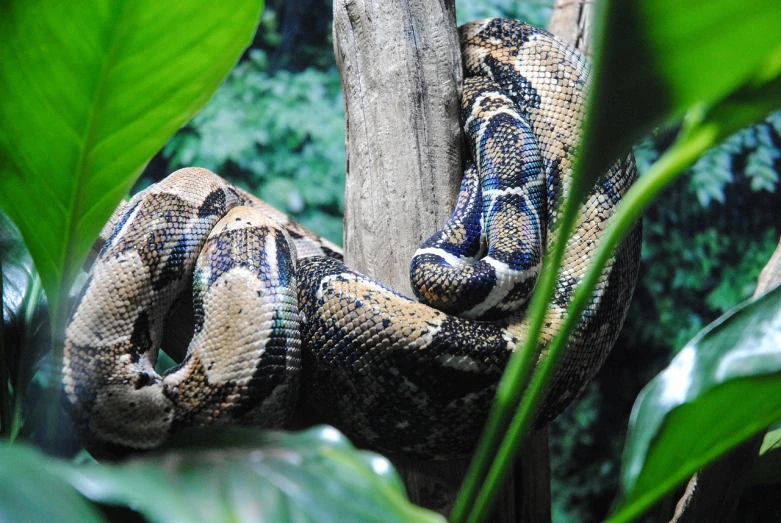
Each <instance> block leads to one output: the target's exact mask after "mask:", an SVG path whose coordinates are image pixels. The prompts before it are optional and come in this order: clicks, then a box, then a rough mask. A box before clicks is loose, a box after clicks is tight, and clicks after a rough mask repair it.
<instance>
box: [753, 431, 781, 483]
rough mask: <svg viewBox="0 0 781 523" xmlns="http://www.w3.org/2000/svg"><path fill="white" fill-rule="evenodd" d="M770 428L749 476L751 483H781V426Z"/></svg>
mask: <svg viewBox="0 0 781 523" xmlns="http://www.w3.org/2000/svg"><path fill="white" fill-rule="evenodd" d="M771 429H772V430H769V431H768V433H767V434H765V437H764V439H763V440H762V447H761V448H760V449H759V458H758V459H757V461H756V463H755V464H754V468H753V470H752V471H751V476H750V478H749V482H750V483H751V484H754V485H757V484H760V485H767V484H772V483H781V428H779V427H778V425H776V428H774V429H773V428H772V427H771Z"/></svg>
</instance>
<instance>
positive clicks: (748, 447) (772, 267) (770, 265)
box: [670, 242, 781, 523]
mask: <svg viewBox="0 0 781 523" xmlns="http://www.w3.org/2000/svg"><path fill="white" fill-rule="evenodd" d="M779 283H781V242H780V243H779V244H778V247H776V251H775V252H774V253H773V256H771V258H770V261H768V262H767V265H765V268H764V269H762V272H761V273H760V275H759V280H758V281H757V289H756V291H755V292H754V296H755V297H756V296H759V295H761V294H764V293H765V292H767V291H769V290H770V289H772V288H773V287H775V286H776V285H778V284H779ZM764 437H765V432H764V431H763V432H762V433H760V434H758V435H757V436H754V437H753V438H751V439H749V440H748V441H746V442H744V443H743V444H741V445H739V446H738V447H736V448H735V449H733V450H732V451H731V452H729V453H728V454H726V455H725V456H723V457H722V458H720V459H719V460H718V461H715V462H713V463H711V464H710V465H708V466H707V467H705V468H704V469H702V470H701V471H699V472H697V474H695V475H694V476H692V478H691V479H690V480H689V483H688V485H686V490H685V492H684V494H683V496H682V497H681V499H680V500H679V501H678V504H677V506H676V507H675V514H674V515H673V518H672V519H671V520H670V521H671V523H711V522H724V521H738V518H736V514H735V511H736V509H737V507H738V502H739V501H740V494H741V493H742V492H743V488H744V487H745V485H746V479H747V478H748V476H749V473H750V472H751V469H752V468H753V466H754V462H755V461H756V457H757V452H759V447H760V446H761V445H762V439H763V438H764Z"/></svg>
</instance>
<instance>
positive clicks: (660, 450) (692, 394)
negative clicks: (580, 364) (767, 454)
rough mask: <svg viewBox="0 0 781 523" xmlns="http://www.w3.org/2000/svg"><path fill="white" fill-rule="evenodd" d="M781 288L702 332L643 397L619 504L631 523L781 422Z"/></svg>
mask: <svg viewBox="0 0 781 523" xmlns="http://www.w3.org/2000/svg"><path fill="white" fill-rule="evenodd" d="M780 339H781V287H776V288H775V289H774V290H772V291H770V292H769V293H767V294H765V295H764V296H762V297H760V298H757V299H756V300H753V301H750V302H748V303H747V304H744V305H742V306H739V307H737V308H735V309H733V310H732V311H730V312H728V313H727V314H725V315H724V316H722V317H721V318H719V319H718V320H716V321H715V322H714V323H712V324H711V325H710V326H708V327H707V328H705V329H704V330H703V331H702V332H701V333H700V334H699V335H697V336H696V337H695V338H694V339H693V340H692V341H691V342H689V343H688V344H687V345H686V346H685V347H684V348H683V349H681V352H679V353H678V355H677V356H676V357H675V359H674V360H673V361H672V363H671V364H670V366H669V367H667V369H665V370H664V371H663V372H662V373H660V374H659V375H658V376H657V377H656V378H654V380H653V381H651V383H649V384H648V386H646V388H645V389H643V391H642V392H641V393H640V395H639V396H638V398H637V401H636V402H635V405H634V408H633V411H632V417H631V419H630V422H629V434H628V436H627V443H626V447H625V449H624V458H623V467H622V472H621V489H622V496H621V504H620V505H619V507H618V509H617V511H616V512H615V514H613V516H612V518H611V521H631V520H632V519H633V518H635V517H637V516H638V515H639V514H641V513H642V512H643V511H644V510H646V509H648V508H649V507H651V506H652V505H653V504H654V503H655V502H656V501H658V500H659V499H660V498H661V497H662V496H663V495H664V494H666V493H667V492H669V491H670V490H672V489H673V488H675V487H676V486H677V485H678V484H679V483H681V482H682V481H684V480H686V479H688V477H689V476H691V475H692V474H693V473H694V472H695V471H697V470H698V469H700V468H701V467H702V466H703V465H705V464H707V463H708V462H710V461H712V460H713V459H715V458H717V457H718V456H720V455H722V454H723V453H725V452H727V451H728V450H729V449H730V448H732V447H734V446H735V445H737V444H738V443H740V442H741V441H744V440H745V439H747V438H748V437H750V436H751V435H753V434H755V433H757V432H759V431H760V430H762V429H764V428H766V427H768V426H769V425H770V424H772V423H773V422H775V421H776V420H779V419H781V343H779V340H780Z"/></svg>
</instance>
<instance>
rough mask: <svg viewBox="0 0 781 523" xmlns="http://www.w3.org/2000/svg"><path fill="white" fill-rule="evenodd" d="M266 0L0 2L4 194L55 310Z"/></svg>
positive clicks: (223, 71) (248, 33) (235, 52)
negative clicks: (90, 252) (128, 195)
mask: <svg viewBox="0 0 781 523" xmlns="http://www.w3.org/2000/svg"><path fill="white" fill-rule="evenodd" d="M261 7H262V1H261V0H225V1H222V2H212V1H209V0H179V1H177V2H159V1H156V0H92V1H82V2H62V1H56V0H7V1H4V2H2V3H0V63H1V64H2V67H0V92H1V93H2V96H0V206H1V207H2V208H3V209H5V211H6V212H7V213H8V215H9V216H10V217H11V218H12V219H13V220H14V222H15V223H16V225H17V226H18V227H19V229H20V230H21V232H22V235H23V236H24V239H25V241H26V242H27V245H28V247H29V249H30V253H31V254H32V257H33V259H34V261H35V264H36V266H37V268H38V271H39V273H40V275H41V279H42V282H43V286H44V289H45V290H46V293H47V295H48V297H49V302H50V304H51V306H52V309H53V313H54V314H56V309H58V307H59V305H60V304H59V301H58V300H59V298H60V296H59V294H61V293H62V292H64V291H66V290H67V289H66V288H65V287H67V286H68V285H70V283H71V282H72V281H73V278H74V275H75V274H76V273H77V270H78V268H79V266H80V264H81V261H82V260H83V259H84V257H85V256H86V253H87V251H88V249H89V248H90V246H91V244H92V242H93V241H94V239H95V237H96V236H97V233H98V232H99V231H100V228H101V227H102V226H103V224H104V223H105V222H106V220H107V219H108V217H109V215H110V214H111V212H112V211H113V209H114V208H115V207H116V206H117V204H118V203H119V201H120V199H121V198H122V197H123V196H124V195H125V194H126V193H127V191H128V190H129V188H130V186H131V185H132V183H133V181H134V180H135V179H136V177H137V176H138V175H139V173H140V172H141V169H142V168H143V167H144V165H145V164H146V162H147V161H148V160H149V159H150V158H151V157H152V156H153V155H154V154H155V152H157V151H158V150H159V149H160V148H161V147H162V146H163V144H165V142H166V140H167V139H168V138H169V137H170V136H171V135H172V134H173V133H174V132H175V131H176V130H177V129H179V128H180V127H181V126H182V125H183V124H184V123H186V122H187V120H189V119H190V118H191V117H192V116H193V115H194V114H195V113H196V112H197V111H198V110H199V109H200V108H201V107H202V106H203V105H204V104H205V103H206V101H207V100H208V99H209V97H210V96H211V95H212V93H213V92H214V91H215V90H216V89H217V87H218V85H219V84H220V82H222V80H223V79H224V78H225V76H226V75H227V74H228V72H229V71H230V69H231V67H232V66H233V64H234V63H235V62H236V59H237V58H238V56H239V54H240V53H241V51H242V50H243V49H244V48H245V47H246V46H247V44H248V43H249V42H250V39H251V37H252V34H253V32H254V29H255V27H256V25H257V22H258V17H259V14H260V10H261Z"/></svg>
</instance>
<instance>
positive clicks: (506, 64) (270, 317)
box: [63, 19, 639, 457]
mask: <svg viewBox="0 0 781 523" xmlns="http://www.w3.org/2000/svg"><path fill="white" fill-rule="evenodd" d="M461 39H462V45H463V54H464V58H465V66H466V72H467V76H468V78H467V80H466V81H465V84H464V89H463V91H464V93H463V100H462V108H463V120H464V126H465V131H466V134H467V136H468V140H469V143H470V146H471V158H472V161H471V162H469V163H468V165H467V168H466V172H465V176H464V181H463V184H462V189H461V194H460V197H459V202H458V205H457V209H456V211H455V213H454V214H453V216H452V217H451V219H450V220H449V221H448V222H447V223H446V224H445V226H444V227H443V228H442V229H441V230H440V231H439V232H438V233H437V234H435V235H434V236H433V237H432V238H430V239H429V240H428V241H427V242H425V243H424V244H423V245H422V246H421V249H420V250H419V251H418V253H416V255H415V257H414V258H413V262H412V283H413V287H414V288H415V291H416V294H417V296H418V298H419V300H420V301H421V302H422V303H419V302H415V301H412V300H410V299H408V298H405V297H403V296H400V295H399V294H397V293H395V292H393V291H392V290H390V289H387V288H385V287H383V286H382V285H380V284H379V283H377V282H374V281H372V280H370V279H369V278H367V277H365V276H362V275H360V274H358V273H356V272H354V271H351V270H350V269H348V268H347V267H345V266H344V265H343V264H342V263H341V262H340V260H341V254H340V250H339V248H338V247H336V246H334V245H332V244H329V243H328V242H327V241H325V240H322V239H320V238H318V237H317V236H315V235H313V234H312V233H310V232H309V231H307V230H305V229H303V228H302V227H300V226H298V225H297V224H295V223H293V222H290V221H289V220H288V219H287V217H286V216H285V215H283V214H282V213H279V212H278V211H276V210H274V209H272V208H270V207H269V206H268V205H266V204H265V203H263V202H261V201H260V200H258V199H256V198H254V197H253V196H251V195H249V194H247V193H245V192H243V191H241V190H239V189H237V188H235V187H233V186H231V185H229V184H227V183H226V182H224V181H223V180H222V179H221V178H219V177H217V176H216V175H214V174H212V173H210V172H208V171H206V170H203V169H183V170H181V171H178V172H177V173H174V174H173V175H171V176H169V177H168V178H167V179H166V180H164V181H162V182H160V183H159V184H156V185H154V186H152V187H150V188H149V189H147V190H146V191H143V192H142V193H139V194H138V195H136V196H135V197H134V198H133V199H132V200H131V201H130V202H129V203H128V204H127V205H125V206H124V207H122V208H121V209H120V210H118V211H117V212H116V213H115V215H114V216H113V217H112V220H111V221H110V222H109V223H110V226H107V229H105V231H107V233H106V236H107V240H106V243H105V245H104V247H103V249H102V251H101V253H100V254H99V256H98V258H97V260H96V261H95V263H94V264H93V266H92V269H91V271H90V274H89V277H88V280H87V282H86V284H85V285H84V288H83V290H82V293H81V296H80V297H79V300H78V302H77V304H76V306H75V308H74V311H73V314H72V316H71V319H70V322H69V325H68V327H67V332H66V344H65V351H64V363H63V369H64V378H63V383H64V389H65V392H66V395H67V398H68V400H69V404H70V406H71V411H72V418H73V420H74V422H75V425H76V427H77V430H78V432H79V434H80V437H81V438H82V440H83V442H84V444H85V446H86V447H87V448H88V449H90V450H91V451H92V452H93V453H95V454H98V455H110V454H114V453H116V452H121V451H124V450H127V449H146V448H152V447H155V446H158V445H160V444H161V443H163V442H164V441H165V440H166V439H167V438H168V437H170V435H171V434H173V433H175V432H176V431H178V430H180V429H181V428H184V427H187V426H191V425H203V424H217V423H234V424H248V425H260V426H267V427H270V426H279V425H281V424H283V423H284V422H285V420H286V419H287V418H288V416H289V415H290V413H291V412H292V410H293V408H294V406H295V403H296V402H297V401H298V398H299V396H300V397H302V398H303V399H305V401H306V402H307V404H308V405H310V406H311V407H312V408H313V409H314V410H315V411H317V412H318V413H319V414H320V415H321V416H322V418H323V420H324V421H326V422H328V423H331V424H333V425H335V426H336V427H338V428H340V429H342V430H343V431H345V432H346V433H347V434H348V435H349V436H351V437H352V438H354V439H355V440H356V441H358V442H359V443H362V444H366V445H369V446H371V447H373V448H375V449H378V450H382V451H387V452H391V453H399V452H402V453H406V454H409V455H414V456H425V457H444V456H452V455H456V454H462V453H464V452H468V451H469V449H470V448H471V447H472V445H474V442H475V441H476V438H477V436H478V435H479V433H480V430H481V428H482V426H483V424H484V422H485V418H486V415H487V412H488V410H489V408H490V405H491V403H492V401H493V398H494V394H495V390H496V385H497V383H498V381H499V378H500V376H501V373H502V371H503V369H504V367H505V365H506V363H507V361H508V359H509V356H510V354H511V352H512V351H513V350H514V349H515V348H516V346H517V345H518V342H519V340H521V339H523V337H524V335H525V332H526V330H527V323H526V322H527V319H526V317H525V313H524V304H525V302H526V300H527V299H528V297H529V295H530V293H531V291H532V290H533V287H534V284H535V282H536V279H537V276H538V274H539V270H540V262H541V259H542V255H543V252H544V251H545V250H546V249H549V248H550V246H551V245H552V243H553V242H554V241H556V224H557V207H556V203H557V201H558V199H559V198H560V197H561V196H562V195H564V194H566V193H567V190H568V185H569V180H570V177H571V171H572V163H573V159H574V151H575V148H576V147H577V145H578V142H579V128H580V124H581V122H582V119H583V112H584V104H585V96H586V86H587V84H588V76H589V69H588V66H587V64H586V63H585V61H584V60H583V59H582V57H581V56H580V54H579V53H578V52H577V51H576V50H574V49H572V48H570V47H568V46H567V45H565V44H563V43H561V42H559V41H558V40H557V39H556V38H555V37H553V36H551V35H550V34H548V33H546V32H545V31H543V30H540V29H537V28H533V27H531V26H528V25H526V24H523V23H521V22H515V21H508V20H498V19H493V20H484V21H479V22H474V23H471V24H468V25H466V26H464V27H462V28H461ZM635 176H636V171H635V167H634V162H633V160H632V158H631V156H630V157H628V158H626V159H624V160H621V161H619V162H617V163H616V164H615V165H614V166H613V167H612V168H611V169H610V170H609V171H608V172H607V173H606V174H605V175H604V176H603V177H602V178H601V179H600V181H599V183H598V184H597V186H596V187H595V188H594V189H593V191H592V192H591V194H590V195H589V198H588V199H587V201H586V202H585V203H584V204H583V206H582V209H581V214H580V219H579V223H578V226H577V230H576V232H575V234H574V235H573V237H572V238H571V239H570V240H568V245H567V254H566V258H565V261H564V265H563V267H562V269H561V271H560V273H559V277H558V280H557V286H556V292H555V299H554V300H553V302H552V303H551V304H550V306H549V308H548V311H547V317H546V320H545V326H544V330H543V334H542V339H541V340H540V343H541V345H542V347H541V348H542V349H543V352H544V346H545V345H546V344H547V343H548V342H549V341H550V339H551V338H552V337H553V335H554V334H555V332H556V331H557V329H558V328H559V325H560V323H561V321H562V319H563V318H564V315H565V310H566V306H567V304H568V302H569V300H570V296H571V293H572V291H573V288H574V287H575V286H576V285H577V284H578V282H579V281H580V279H581V277H582V275H583V273H584V270H585V268H586V265H587V263H588V260H589V259H590V257H591V253H592V251H593V250H594V248H595V244H596V242H597V240H598V239H599V238H600V235H601V234H602V231H603V229H604V226H605V222H606V220H607V219H608V218H609V217H610V216H611V214H612V212H613V209H614V208H615V205H616V203H617V202H618V200H619V199H620V198H621V196H622V195H623V194H624V192H625V191H626V190H627V188H628V187H629V185H630V184H631V183H632V182H633V180H634V178H635ZM638 258H639V227H636V228H635V230H634V231H633V232H632V233H631V234H630V235H629V237H628V239H627V240H626V241H625V242H624V243H623V244H622V245H621V246H620V247H619V249H618V250H617V251H616V252H615V255H614V257H613V259H612V260H611V262H610V263H609V264H608V266H607V267H606V269H605V271H604V273H603V275H602V278H601V280H600V283H599V286H598V288H597V290H596V291H595V292H594V295H593V296H592V299H591V301H590V303H589V306H588V308H587V310H586V312H585V313H584V314H583V316H582V318H580V321H579V322H578V324H577V327H576V329H575V331H574V333H573V334H572V337H571V340H570V344H569V347H568V352H567V354H566V356H565V358H564V361H563V364H562V366H561V368H560V369H559V371H558V373H557V375H556V377H555V379H554V383H553V385H552V387H551V389H550V391H549V393H548V396H547V399H546V401H545V405H544V406H543V409H542V412H541V413H540V416H539V418H540V421H544V420H547V419H550V418H552V417H554V416H555V415H557V414H558V413H559V412H560V411H561V410H562V409H563V408H564V407H565V406H566V405H567V403H568V402H569V401H571V400H572V399H573V398H574V397H575V396H577V394H578V393H579V392H580V391H581V390H582V389H583V387H584V386H585V384H586V383H587V382H588V380H589V379H590V378H591V377H592V376H593V374H594V373H595V372H596V370H597V369H598V368H599V366H600V365H601V364H602V362H603V361H604V359H605V357H606V356H607V353H608V351H609V350H610V348H611V347H612V345H613V343H614V342H615V339H616V336H617V333H618V331H619V329H620V327H621V324H622V322H623V318H624V314H625V312H626V307H627V305H628V302H629V300H630V298H631V293H632V290H633V288H634V284H635V280H636V277H637V265H638ZM191 283H192V287H193V308H194V311H195V333H194V335H193V338H192V341H191V343H190V346H189V348H188V351H187V355H186V356H185V358H184V360H183V361H182V362H181V363H180V364H179V365H177V366H176V367H174V368H173V369H170V370H169V371H167V372H166V373H165V374H164V375H163V376H160V375H158V374H157V373H156V372H155V371H154V364H155V361H156V357H157V348H158V347H159V344H160V340H161V338H162V335H163V331H164V326H165V319H166V316H167V315H168V311H169V310H170V309H171V306H172V304H173V303H174V301H175V300H176V299H177V297H178V296H179V295H180V294H181V293H182V292H183V291H184V290H186V289H188V288H189V286H190V284H191Z"/></svg>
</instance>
